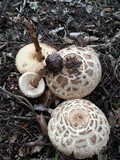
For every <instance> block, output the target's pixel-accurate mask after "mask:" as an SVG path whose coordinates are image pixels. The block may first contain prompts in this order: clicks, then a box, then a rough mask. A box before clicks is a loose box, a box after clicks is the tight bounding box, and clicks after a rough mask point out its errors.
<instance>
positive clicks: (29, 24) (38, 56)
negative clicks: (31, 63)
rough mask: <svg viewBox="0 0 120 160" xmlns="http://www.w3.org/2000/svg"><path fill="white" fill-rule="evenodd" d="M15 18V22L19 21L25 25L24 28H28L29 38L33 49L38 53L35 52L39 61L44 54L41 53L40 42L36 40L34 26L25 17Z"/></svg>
mask: <svg viewBox="0 0 120 160" xmlns="http://www.w3.org/2000/svg"><path fill="white" fill-rule="evenodd" d="M16 20H17V22H21V23H22V24H23V25H24V26H25V27H26V29H27V30H28V32H29V34H30V37H31V40H32V42H33V43H34V46H35V50H36V52H37V53H38V54H37V59H38V60H39V61H40V62H41V61H42V60H43V59H44V56H43V55H42V48H41V47H40V44H39V42H38V36H37V33H36V29H35V27H34V26H33V24H31V23H30V22H29V21H28V20H27V19H25V18H24V19H23V18H21V17H19V18H17V19H16Z"/></svg>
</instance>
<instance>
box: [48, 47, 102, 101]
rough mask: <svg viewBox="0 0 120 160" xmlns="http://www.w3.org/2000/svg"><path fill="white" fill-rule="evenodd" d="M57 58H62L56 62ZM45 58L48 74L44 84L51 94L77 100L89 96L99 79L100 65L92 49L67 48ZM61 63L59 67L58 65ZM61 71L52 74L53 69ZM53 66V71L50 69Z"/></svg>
mask: <svg viewBox="0 0 120 160" xmlns="http://www.w3.org/2000/svg"><path fill="white" fill-rule="evenodd" d="M57 56H59V57H61V58H62V61H61V59H60V58H59V59H60V60H59V61H58V58H57ZM57 56H56V59H55V58H53V55H52V54H51V55H49V56H48V57H47V58H46V64H47V66H48V69H49V68H50V69H49V71H50V72H49V73H48V74H47V76H46V82H47V85H48V87H49V89H50V90H51V92H52V93H53V94H55V95H56V96H58V97H59V98H61V99H66V100H67V99H77V98H82V97H85V96H86V95H88V94H90V93H91V92H92V91H93V90H94V89H95V88H96V86H97V85H98V83H99V82H100V79H101V72H102V71H101V64H100V62H99V58H98V55H97V53H96V52H95V51H94V49H92V48H90V47H84V48H83V47H78V46H75V45H72V46H69V47H67V48H65V49H62V50H60V51H58V52H57ZM60 63H61V65H60ZM58 64H59V65H60V66H62V67H61V71H60V70H59V71H58V73H57V72H54V70H55V69H56V68H55V67H56V66H58ZM52 66H53V69H52Z"/></svg>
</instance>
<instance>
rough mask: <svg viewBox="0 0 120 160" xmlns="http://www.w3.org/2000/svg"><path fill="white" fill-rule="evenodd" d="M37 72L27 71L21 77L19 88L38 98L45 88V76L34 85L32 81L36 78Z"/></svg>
mask: <svg viewBox="0 0 120 160" xmlns="http://www.w3.org/2000/svg"><path fill="white" fill-rule="evenodd" d="M35 76H36V73H34V72H26V73H24V74H23V75H22V76H20V78H19V88H20V90H21V91H22V93H23V94H24V95H25V96H27V97H30V98H37V97H39V96H41V95H42V94H43V92H44V90H45V82H44V80H43V78H42V79H41V80H40V82H39V84H38V86H37V87H33V86H32V85H31V82H32V81H33V80H34V78H35Z"/></svg>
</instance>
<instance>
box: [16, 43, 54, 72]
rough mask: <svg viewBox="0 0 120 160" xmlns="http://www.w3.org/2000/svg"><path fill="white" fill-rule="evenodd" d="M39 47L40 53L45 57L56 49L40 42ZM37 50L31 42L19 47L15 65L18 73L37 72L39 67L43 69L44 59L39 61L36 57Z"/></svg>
mask: <svg viewBox="0 0 120 160" xmlns="http://www.w3.org/2000/svg"><path fill="white" fill-rule="evenodd" d="M40 47H41V48H42V55H43V56H44V57H45V59H46V57H47V56H48V55H49V54H51V53H54V52H56V51H57V50H56V49H55V48H53V47H51V46H49V45H47V44H44V43H40ZM37 54H38V53H37V52H36V51H35V46H34V44H33V43H31V44H28V45H26V46H24V47H23V48H21V49H20V50H19V52H18V54H17V55H16V60H15V61H16V67H17V69H18V71H19V72H20V73H22V74H23V73H25V72H35V73H38V71H40V69H43V68H44V66H45V59H44V60H43V61H42V62H40V61H39V59H37V57H38V56H37Z"/></svg>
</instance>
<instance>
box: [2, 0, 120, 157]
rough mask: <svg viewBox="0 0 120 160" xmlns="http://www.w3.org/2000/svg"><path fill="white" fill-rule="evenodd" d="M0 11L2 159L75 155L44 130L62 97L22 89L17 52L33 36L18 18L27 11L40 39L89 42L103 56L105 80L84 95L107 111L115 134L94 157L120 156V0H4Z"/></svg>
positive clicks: (58, 45)
mask: <svg viewBox="0 0 120 160" xmlns="http://www.w3.org/2000/svg"><path fill="white" fill-rule="evenodd" d="M0 14H1V16H0V159H1V160H38V159H40V160H68V159H71V160H72V159H74V158H73V157H72V156H71V157H66V156H64V155H63V154H61V153H59V152H58V151H56V150H55V148H54V147H53V146H52V144H51V143H50V141H49V138H48V136H47V135H46V134H45V129H46V127H47V126H46V123H47V122H48V121H49V118H50V113H49V110H48V108H52V109H54V108H55V106H56V103H57V102H59V101H62V100H59V99H57V98H56V97H55V96H54V95H52V94H51V93H50V91H49V90H46V91H45V93H44V94H43V95H42V96H41V97H40V98H36V99H34V100H33V99H30V98H29V99H28V98H26V97H25V96H23V95H22V93H21V92H20V90H19V87H18V79H19V77H20V73H19V72H18V71H17V69H16V66H15V56H16V54H17V52H18V50H19V49H20V48H21V47H22V46H24V45H26V44H28V43H30V42H31V39H30V36H29V34H28V32H27V31H26V29H25V28H24V26H23V25H21V24H19V23H15V22H14V20H13V19H14V18H15V17H16V16H24V17H25V18H27V19H28V20H29V21H30V23H32V24H33V25H34V26H35V27H36V30H37V33H38V37H39V41H41V42H45V43H47V44H49V45H51V46H53V47H55V48H57V49H58V50H59V49H62V48H64V47H67V46H69V45H71V44H76V45H79V46H86V45H90V46H91V47H93V48H94V49H95V50H96V51H97V52H98V54H99V55H100V61H101V65H102V70H103V72H102V79H101V82H100V83H99V85H98V86H97V88H96V89H95V90H94V91H93V92H92V93H91V94H90V95H89V96H87V97H85V98H86V99H89V100H91V101H92V102H93V103H95V104H96V105H97V106H98V107H99V108H100V109H101V110H102V111H103V112H104V113H105V115H106V116H107V118H108V121H109V123H110V126H111V134H110V139H109V141H108V145H107V147H106V148H105V150H104V151H103V152H102V153H101V154H100V155H99V156H94V157H93V158H90V159H91V160H119V159H120V1H119V0H96V1H95V0H39V1H37V0H27V1H25V0H2V1H0ZM38 106H39V107H38ZM36 113H37V114H38V115H39V117H37V118H36V116H35V115H36ZM44 120H45V121H46V123H45V122H44Z"/></svg>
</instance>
